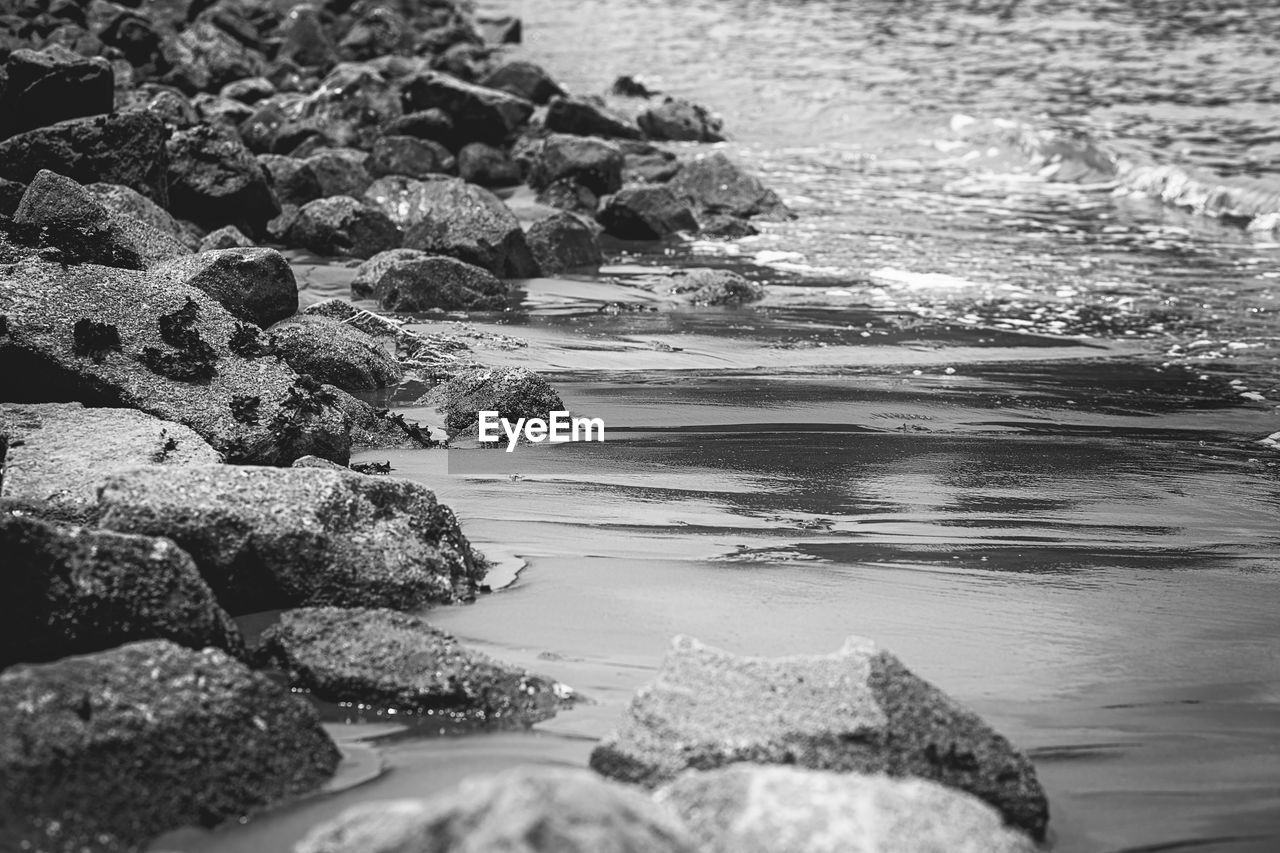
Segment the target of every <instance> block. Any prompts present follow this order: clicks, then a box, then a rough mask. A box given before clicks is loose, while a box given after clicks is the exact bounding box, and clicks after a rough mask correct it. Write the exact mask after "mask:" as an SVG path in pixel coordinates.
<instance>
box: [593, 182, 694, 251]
mask: <svg viewBox="0 0 1280 853" xmlns="http://www.w3.org/2000/svg"><path fill="white" fill-rule="evenodd" d="M596 220H597V221H598V222H599V223H600V224H601V225H602V226H604V230H605V231H606V232H607V233H608V234H610V235H611V236H614V237H617V238H619V239H621V240H661V239H663V238H664V237H669V236H671V235H672V234H676V233H679V232H681V231H689V232H692V231H697V230H698V220H696V219H694V218H693V211H692V210H690V209H689V205H688V204H686V203H685V202H684V201H683V200H682V199H680V198H678V197H677V196H676V194H675V193H673V192H672V191H671V190H669V189H667V188H666V187H665V186H661V185H658V186H640V187H627V188H626V189H624V190H620V191H619V192H618V193H617V194H616V195H613V196H610V197H609V198H608V199H607V200H606V201H605V203H604V207H602V208H601V209H600V212H599V213H598V214H597V215H596Z"/></svg>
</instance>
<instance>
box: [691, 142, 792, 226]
mask: <svg viewBox="0 0 1280 853" xmlns="http://www.w3.org/2000/svg"><path fill="white" fill-rule="evenodd" d="M667 186H669V187H671V189H672V191H673V192H675V193H676V195H678V196H680V197H681V198H683V199H685V200H687V201H688V202H689V203H690V204H692V205H693V207H694V210H695V211H697V212H698V213H699V214H705V215H722V214H727V215H730V216H740V217H747V216H760V217H762V218H765V219H788V218H790V217H791V212H790V211H789V210H787V206H786V205H785V204H783V203H782V199H780V198H778V196H777V194H776V193H774V191H773V190H770V189H766V188H765V186H764V184H762V183H760V180H759V179H758V178H756V177H755V176H754V175H750V174H748V173H747V172H744V171H743V170H742V169H740V168H739V167H738V166H736V165H735V164H734V163H733V161H731V160H730V159H729V158H728V157H726V156H724V155H723V154H721V153H720V152H716V153H714V154H708V155H706V156H705V157H699V158H698V159H696V160H691V161H689V162H686V163H685V164H684V165H683V166H681V168H680V171H679V172H678V173H677V174H676V176H675V177H674V178H672V179H671V182H670V183H668V184H667Z"/></svg>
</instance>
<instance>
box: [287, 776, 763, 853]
mask: <svg viewBox="0 0 1280 853" xmlns="http://www.w3.org/2000/svg"><path fill="white" fill-rule="evenodd" d="M698 849H699V848H698V847H697V846H696V845H695V843H694V841H693V839H692V838H690V837H689V834H688V831H687V830H686V829H684V827H682V826H681V825H680V823H679V822H678V821H677V820H676V819H675V818H674V817H673V816H672V815H671V814H670V813H669V812H667V811H666V810H665V809H663V808H661V807H659V806H658V805H656V804H655V803H654V802H653V801H652V800H650V799H649V798H647V797H644V796H642V795H641V794H640V793H638V792H636V791H635V790H632V789H630V788H627V787H624V786H622V785H616V784H612V783H610V782H606V781H605V780H603V779H601V778H600V777H598V776H596V775H594V774H592V773H588V772H586V771H584V770H578V769H568V768H550V767H521V768H517V769H514V770H508V771H506V772H504V773H502V774H499V775H497V776H487V777H477V778H473V779H469V780H467V781H465V782H463V783H462V784H461V785H460V786H459V787H458V788H456V789H454V790H452V791H448V792H445V793H443V794H440V795H438V796H436V797H434V798H432V799H430V800H425V801H420V800H384V801H382V802H371V803H365V804H363V805H359V806H355V807H353V808H350V809H348V810H347V811H345V812H343V813H342V814H341V815H339V816H338V817H337V818H335V819H333V820H332V821H330V822H329V823H327V824H323V825H321V826H320V827H318V828H316V829H314V830H312V831H311V833H310V834H309V835H307V836H306V838H304V839H303V840H302V841H301V842H300V843H299V844H298V846H297V847H296V848H294V850H295V853H423V851H428V850H430V851H480V850H509V851H519V853H551V851H555V853H602V851H610V853H695V851H697V850H698ZM744 853H747V851H744ZM751 853H755V851H751Z"/></svg>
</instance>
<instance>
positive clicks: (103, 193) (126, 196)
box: [85, 183, 187, 242]
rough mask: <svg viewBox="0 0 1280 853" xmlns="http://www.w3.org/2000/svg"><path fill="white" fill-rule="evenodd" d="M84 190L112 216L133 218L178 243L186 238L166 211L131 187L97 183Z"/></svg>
mask: <svg viewBox="0 0 1280 853" xmlns="http://www.w3.org/2000/svg"><path fill="white" fill-rule="evenodd" d="M85 189H86V190H87V191H88V192H89V194H90V195H92V196H93V197H94V198H95V199H96V200H97V201H98V203H99V204H101V205H102V206H103V207H105V208H106V209H107V211H108V212H109V213H111V214H113V215H116V216H130V217H133V218H134V219H136V220H138V221H139V222H142V223H145V224H147V225H149V226H151V227H152V228H154V229H156V230H157V231H161V232H163V233H165V234H168V235H169V236H171V237H173V238H175V239H176V240H178V241H179V242H184V241H185V239H184V238H186V237H187V232H186V231H185V230H184V229H183V227H182V225H180V224H179V223H178V220H176V219H174V218H173V216H171V215H170V214H169V212H168V211H167V210H165V209H164V208H163V207H161V206H160V205H158V204H156V203H155V202H154V201H152V200H151V199H149V198H147V197H146V196H144V195H143V194H142V193H140V192H138V191H137V190H135V189H132V188H131V187H126V186H121V185H120V184H103V183H98V184H88V185H87V186H86V187H85Z"/></svg>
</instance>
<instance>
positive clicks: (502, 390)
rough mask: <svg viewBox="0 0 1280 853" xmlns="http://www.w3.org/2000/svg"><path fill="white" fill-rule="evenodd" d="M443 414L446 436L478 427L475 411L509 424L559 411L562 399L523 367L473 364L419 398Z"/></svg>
mask: <svg viewBox="0 0 1280 853" xmlns="http://www.w3.org/2000/svg"><path fill="white" fill-rule="evenodd" d="M423 402H426V403H429V404H432V405H435V406H437V407H438V408H439V409H440V412H441V414H443V415H444V426H445V429H447V430H448V431H449V433H450V435H463V434H472V433H475V432H477V431H478V429H479V413H480V412H482V411H494V412H497V413H498V418H499V419H504V420H508V421H510V422H511V423H512V424H514V423H516V421H518V420H520V419H522V418H543V419H544V420H545V419H547V418H548V417H549V416H550V414H549V413H550V412H553V411H563V410H564V402H563V401H562V400H561V399H560V395H559V394H557V393H556V391H555V389H554V388H552V387H551V385H550V383H548V382H547V380H545V379H543V378H542V377H541V376H539V375H538V374H536V373H534V372H533V371H531V370H528V369H526V368H523V367H492V368H490V367H475V368H470V369H468V370H464V371H461V372H459V373H458V375H456V376H454V377H453V378H452V379H450V380H449V381H448V382H444V383H442V384H440V385H437V386H436V387H435V388H433V389H432V390H431V391H429V392H428V393H427V394H426V396H425V397H424V398H423Z"/></svg>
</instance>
